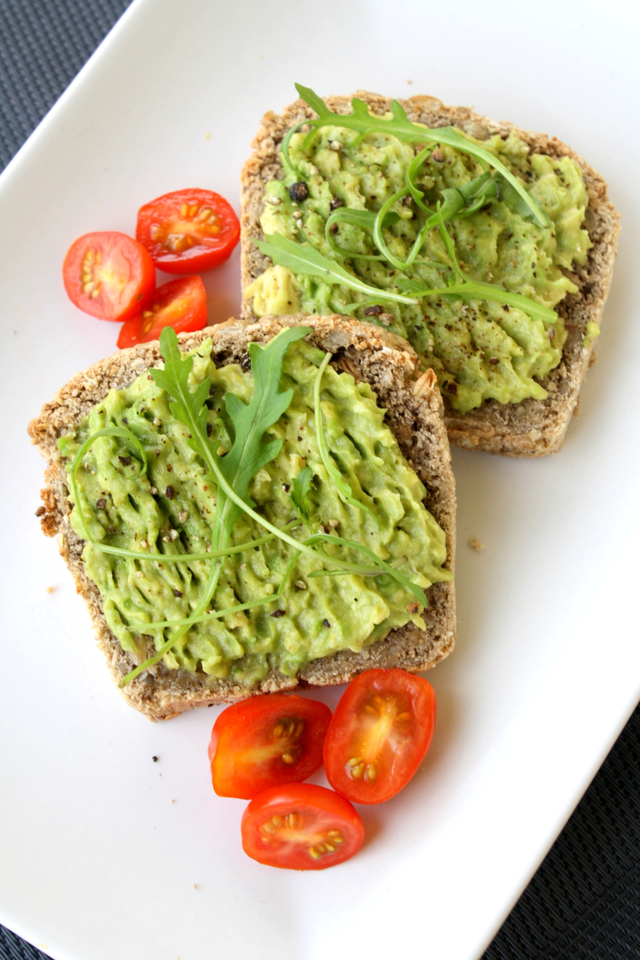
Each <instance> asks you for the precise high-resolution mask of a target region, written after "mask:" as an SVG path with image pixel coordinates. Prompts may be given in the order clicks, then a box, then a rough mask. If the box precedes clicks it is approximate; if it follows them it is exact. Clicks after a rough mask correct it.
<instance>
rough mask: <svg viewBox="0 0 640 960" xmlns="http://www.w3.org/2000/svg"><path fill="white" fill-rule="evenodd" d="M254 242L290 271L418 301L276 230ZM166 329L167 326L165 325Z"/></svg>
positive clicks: (390, 297) (369, 293)
mask: <svg viewBox="0 0 640 960" xmlns="http://www.w3.org/2000/svg"><path fill="white" fill-rule="evenodd" d="M255 244H256V246H257V247H258V249H259V250H260V252H261V253H264V254H265V256H267V257H271V259H272V260H273V262H274V263H276V264H278V265H279V266H281V267H288V268H289V269H290V270H291V271H292V273H294V274H295V273H304V274H306V275H307V276H310V277H317V278H318V279H319V280H324V282H325V283H331V284H335V283H338V284H341V285H342V286H345V287H350V288H351V289H352V290H357V291H358V292H359V293H364V294H366V295H367V296H370V297H371V296H373V297H376V298H377V300H394V301H396V302H397V303H408V304H411V305H415V304H417V303H418V301H417V300H415V299H413V298H412V297H403V296H402V295H401V294H399V293H391V292H390V291H388V290H380V289H379V288H378V287H370V286H369V285H368V284H366V283H364V282H363V281H362V280H359V279H358V277H356V276H354V275H353V274H352V273H349V272H348V271H347V270H345V269H344V267H341V266H340V264H339V263H336V262H335V261H334V260H327V258H326V257H324V256H323V255H322V254H321V253H320V252H319V251H318V250H316V249H315V248H314V247H312V246H310V245H309V244H307V243H304V244H302V243H296V242H295V240H289V239H287V237H283V236H282V235H281V234H279V233H273V234H267V236H266V237H265V239H264V240H256V241H255ZM376 302H377V301H376ZM166 329H170V328H169V327H167V328H166Z"/></svg>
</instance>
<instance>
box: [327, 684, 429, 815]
mask: <svg viewBox="0 0 640 960" xmlns="http://www.w3.org/2000/svg"><path fill="white" fill-rule="evenodd" d="M435 719H436V695H435V693H434V691H433V687H432V686H431V684H430V683H428V682H427V681H426V680H424V679H423V678H422V677H418V676H416V675H415V674H413V673H407V672H406V671H405V670H395V669H394V670H367V671H366V672H365V673H361V674H360V676H358V677H356V678H355V680H352V681H351V683H350V684H349V686H348V687H347V689H346V690H345V692H344V694H343V695H342V697H341V699H340V702H339V703H338V706H337V707H336V709H335V712H334V714H333V718H332V720H331V723H330V725H329V731H328V733H327V739H326V740H325V744H324V767H325V773H326V774H327V779H328V781H329V783H330V784H331V786H332V787H333V789H334V790H337V792H338V793H340V794H342V796H343V797H347V798H348V799H349V800H353V801H354V802H355V803H382V802H383V801H384V800H389V799H390V798H391V797H394V796H395V795H396V793H398V792H399V791H400V790H402V788H403V787H404V786H405V784H407V783H408V781H409V780H410V779H411V777H412V776H413V775H414V773H415V772H416V770H417V769H418V767H419V766H420V763H421V762H422V759H423V758H424V755H425V754H426V752H427V750H428V749H429V746H430V744H431V739H432V737H433V728H434V726H435Z"/></svg>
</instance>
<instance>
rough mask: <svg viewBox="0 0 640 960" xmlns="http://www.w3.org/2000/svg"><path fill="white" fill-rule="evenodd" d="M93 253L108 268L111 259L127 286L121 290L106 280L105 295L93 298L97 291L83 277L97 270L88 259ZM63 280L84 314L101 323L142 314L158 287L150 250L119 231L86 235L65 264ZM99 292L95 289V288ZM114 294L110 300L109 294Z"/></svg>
mask: <svg viewBox="0 0 640 960" xmlns="http://www.w3.org/2000/svg"><path fill="white" fill-rule="evenodd" d="M90 251H93V254H94V256H95V254H96V253H99V255H100V257H101V264H102V265H103V266H104V265H105V263H106V262H107V258H111V259H112V262H113V263H114V264H115V265H116V267H117V268H119V270H120V271H121V276H122V278H123V281H124V279H125V278H126V284H125V283H124V282H123V285H122V286H121V288H120V289H118V288H116V287H114V285H113V283H111V284H110V283H109V282H108V280H104V279H103V280H102V282H101V284H100V287H101V290H102V291H103V292H102V293H101V294H100V295H99V296H96V297H92V296H91V293H92V292H93V290H88V291H87V290H86V289H85V288H86V284H85V283H84V282H83V279H82V278H83V276H86V275H87V272H91V271H92V270H93V269H94V268H95V260H94V261H92V262H91V263H89V261H88V260H87V257H88V256H89V257H90V256H91V253H90ZM62 279H63V282H64V288H65V290H66V292H67V296H68V297H69V299H70V300H71V301H72V303H74V304H75V306H76V307H78V309H79V310H82V311H83V312H84V313H88V314H90V315H91V316H92V317H98V318H99V319H100V320H114V321H120V320H128V319H129V318H130V317H133V316H135V315H136V314H138V313H140V311H141V310H144V308H145V307H146V306H147V304H148V303H149V301H150V299H151V297H152V296H153V291H154V289H155V285H156V268H155V266H154V265H153V260H152V259H151V257H150V255H149V252H148V250H147V249H146V248H145V247H144V246H143V245H142V244H141V243H138V241H137V240H134V239H133V237H128V236H127V234H126V233H118V232H117V231H115V230H110V231H101V232H98V233H85V234H84V235H83V236H82V237H78V239H77V240H75V241H74V243H72V244H71V246H70V247H69V249H68V251H67V254H66V256H65V258H64V262H63V264H62ZM93 289H94V290H95V286H94V288H93ZM109 290H111V292H112V293H113V296H112V297H109V296H108V291H109Z"/></svg>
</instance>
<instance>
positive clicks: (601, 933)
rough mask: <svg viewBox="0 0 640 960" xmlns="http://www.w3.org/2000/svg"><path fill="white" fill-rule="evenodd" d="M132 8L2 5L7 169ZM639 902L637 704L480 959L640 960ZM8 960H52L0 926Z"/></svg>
mask: <svg viewBox="0 0 640 960" xmlns="http://www.w3.org/2000/svg"><path fill="white" fill-rule="evenodd" d="M128 6H129V0H0V168H3V167H4V166H6V164H7V163H8V162H9V160H10V159H11V157H12V156H13V155H14V153H15V152H16V151H17V150H18V148H19V147H20V146H21V144H22V143H23V142H24V140H26V138H27V137H28V136H29V134H30V133H31V131H32V130H33V129H34V127H35V126H36V124H37V123H38V122H39V121H40V119H41V118H42V117H43V116H44V114H45V113H46V112H47V110H49V108H50V107H51V106H52V105H53V104H54V103H55V101H56V100H57V99H58V97H59V96H60V94H61V93H62V91H63V90H64V89H65V87H66V86H67V85H68V84H69V82H70V81H71V80H72V79H73V77H74V76H75V75H76V73H77V72H78V70H79V69H80V67H81V66H82V65H83V63H84V62H85V61H86V60H87V58H88V57H89V56H90V54H91V53H92V52H93V50H94V49H95V48H96V46H97V45H98V44H99V43H100V41H101V40H102V38H103V37H104V36H105V34H106V33H107V32H108V30H109V29H110V28H111V27H112V26H113V24H114V23H115V22H116V20H117V19H118V17H119V16H120V15H121V14H122V12H123V11H124V10H125V9H126V8H127V7H128ZM639 904H640V707H639V708H638V709H637V710H636V712H635V713H634V715H633V717H632V718H631V720H630V721H629V723H628V724H627V726H626V728H625V730H624V732H623V733H622V735H621V737H620V739H619V740H618V742H617V743H616V745H615V747H614V748H613V750H612V751H611V754H610V755H609V757H608V758H607V760H606V761H605V763H604V765H603V767H602V769H601V770H600V772H599V773H598V775H597V777H596V778H595V780H594V782H593V784H592V785H591V787H590V789H589V791H588V792H587V794H586V795H585V797H584V798H583V800H582V802H581V803H580V805H579V806H578V808H577V810H576V812H575V813H574V815H573V817H572V818H571V820H570V821H569V823H568V824H567V826H566V828H565V829H564V831H563V832H562V834H561V835H560V837H559V838H558V840H557V842H556V843H555V845H554V846H553V848H552V849H551V851H550V853H549V855H548V856H547V858H546V859H545V861H544V863H543V864H542V866H541V867H540V869H539V870H538V872H537V873H536V875H535V877H534V878H533V880H532V881H531V883H530V884H529V886H528V887H527V889H526V890H525V892H524V894H523V895H522V897H521V899H520V900H519V902H518V904H517V905H516V907H515V908H514V910H513V912H512V913H511V915H510V916H509V918H508V920H507V921H506V923H505V924H504V926H503V927H502V929H501V930H500V932H499V934H498V935H497V936H496V938H495V940H494V941H493V943H492V944H491V946H490V947H489V949H488V950H487V952H486V954H485V956H484V958H483V960H638V958H640V910H639V909H638V906H639ZM460 922H461V923H464V917H461V918H460ZM9 958H10V960H48V958H46V957H45V955H44V954H43V953H41V952H40V951H39V950H36V949H35V947H32V946H30V945H29V944H28V943H25V942H24V941H23V940H21V939H20V938H19V937H17V936H16V935H15V934H13V933H11V932H10V931H9V930H6V929H5V928H4V927H1V926H0V960H9ZM87 960H90V958H88V957H87ZM434 960H445V958H440V957H438V958H434Z"/></svg>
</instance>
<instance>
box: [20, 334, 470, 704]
mask: <svg viewBox="0 0 640 960" xmlns="http://www.w3.org/2000/svg"><path fill="white" fill-rule="evenodd" d="M300 322H304V323H305V324H306V325H308V326H310V327H312V328H313V332H312V333H311V334H310V335H308V336H307V338H306V339H307V340H308V341H309V342H310V343H313V344H315V345H316V346H318V347H320V348H321V349H322V350H325V351H329V352H331V353H332V354H333V360H332V361H331V362H332V365H333V366H334V367H335V368H336V369H340V370H345V371H347V372H349V373H351V374H352V375H353V376H354V378H355V379H356V380H366V381H368V382H369V383H370V384H371V386H372V387H373V389H374V390H375V392H376V394H377V397H378V401H379V403H380V405H381V406H383V407H385V408H386V410H387V415H386V421H387V423H388V424H389V426H390V428H391V429H392V430H393V432H394V434H395V435H396V437H397V439H398V443H399V444H400V448H401V450H402V452H403V454H404V456H405V457H406V459H407V460H408V462H409V463H410V464H411V466H412V467H413V469H414V470H415V471H416V473H417V474H418V476H419V477H420V479H421V480H422V482H423V483H424V484H425V487H426V489H427V496H426V498H425V505H426V507H427V509H428V510H429V511H430V512H431V513H432V514H433V516H434V517H435V518H436V520H437V521H438V523H439V524H440V526H441V527H442V528H443V529H444V531H445V534H446V537H447V561H446V563H445V566H446V568H447V569H449V570H451V571H453V568H454V557H455V509H456V499H455V486H454V479H453V474H452V472H451V454H450V450H449V443H448V440H447V434H446V429H445V427H444V421H443V419H442V414H443V405H442V399H441V396H440V393H439V391H438V388H437V386H436V383H435V376H434V374H433V372H432V371H427V373H425V374H423V375H422V376H420V371H419V369H418V358H417V356H416V355H415V353H414V352H413V350H412V349H411V348H410V347H409V345H408V344H407V343H406V342H405V341H404V340H402V339H401V338H399V337H396V336H394V335H393V334H390V333H388V332H386V331H384V330H380V329H379V328H377V327H374V326H371V325H369V324H361V323H358V322H357V321H354V320H350V319H348V318H340V317H337V316H331V317H312V318H307V317H304V318H302V317H266V318H264V319H263V320H262V321H260V322H259V323H254V324H250V325H247V324H245V323H242V322H240V321H237V320H233V319H232V320H229V321H228V322H227V323H224V324H220V325H219V326H216V327H209V328H207V329H205V330H202V331H200V332H199V333H196V334H183V335H182V336H180V338H179V340H180V345H181V349H182V350H191V349H193V348H194V347H196V346H198V345H199V344H200V343H201V342H202V341H203V340H204V339H206V338H207V337H212V338H213V346H212V353H211V355H212V359H213V361H214V363H215V364H216V366H224V365H225V364H227V363H237V362H241V361H242V360H243V359H246V357H247V347H248V345H249V343H251V342H257V343H264V342H266V341H267V340H270V339H271V338H272V337H274V336H275V335H276V334H277V333H278V332H279V331H280V330H281V329H282V328H283V327H285V326H286V327H291V326H297V325H298V324H299V323H300ZM159 362H161V357H160V352H159V347H158V343H157V341H156V342H154V343H148V344H141V345H139V346H136V347H132V348H131V349H129V350H122V351H121V352H120V353H118V354H115V355H114V356H111V357H107V359H106V360H103V361H102V362H101V363H98V364H96V365H95V366H93V367H90V368H89V369H88V370H86V371H84V372H83V373H79V374H77V375H76V376H75V377H73V378H72V379H71V380H70V381H69V382H68V383H67V384H66V385H65V386H64V387H62V389H61V390H60V391H59V392H58V393H57V394H56V395H55V397H54V398H53V400H52V401H51V402H50V403H47V404H45V406H44V407H43V408H42V411H41V413H40V416H39V417H37V418H36V419H35V420H32V422H31V423H30V424H29V428H28V429H29V435H30V436H31V439H32V441H33V443H35V444H36V445H37V446H38V448H39V450H40V452H41V453H42V455H43V457H44V458H45V460H46V461H47V470H46V473H45V487H44V489H43V490H42V501H43V506H42V507H40V509H39V511H38V514H39V515H40V518H41V525H42V529H43V532H44V533H45V534H46V535H47V536H50V537H52V536H55V535H56V534H57V535H58V542H59V547H60V553H61V555H62V556H63V558H64V560H65V561H66V563H67V566H68V567H69V569H70V571H71V573H72V575H73V577H74V579H75V582H76V587H77V590H78V593H80V594H81V595H82V596H83V597H84V599H85V601H86V603H87V606H88V608H89V612H90V614H91V618H92V620H93V625H94V629H95V633H96V636H97V640H98V646H99V647H100V648H101V650H102V651H103V653H104V655H105V657H106V660H107V664H108V666H109V670H110V671H111V674H112V676H113V678H114V680H115V681H116V682H118V681H119V680H120V679H121V678H122V677H123V676H124V675H125V674H127V673H128V672H129V671H130V670H132V669H133V667H134V666H136V665H137V663H138V662H141V661H139V660H137V659H136V658H135V657H134V656H133V655H131V654H130V653H127V652H125V651H123V650H122V648H121V646H120V643H119V642H118V640H117V638H116V637H115V636H114V634H113V633H112V632H111V630H110V629H109V627H108V626H107V623H106V621H105V618H104V615H103V608H102V600H101V597H100V593H99V591H98V589H97V587H96V586H95V584H94V583H93V582H92V581H91V580H89V578H88V577H87V575H86V573H85V569H84V564H83V562H82V550H83V547H84V543H85V541H84V540H82V539H81V538H80V537H78V536H77V535H76V534H75V533H74V531H73V530H72V528H71V526H70V523H69V513H70V509H71V507H70V504H69V500H68V489H67V484H66V471H65V469H64V464H63V462H62V459H61V457H60V454H59V452H58V449H57V446H56V443H57V440H58V438H59V437H60V436H62V435H63V434H65V433H68V432H69V431H70V430H71V429H73V427H74V426H75V424H77V423H78V422H79V421H80V420H81V419H82V418H84V417H86V416H87V415H88V414H89V412H90V411H91V409H92V408H93V407H94V406H95V404H96V403H99V402H100V401H101V400H103V399H104V397H105V396H106V395H107V393H108V391H109V390H110V389H119V388H121V387H125V386H127V385H128V384H130V383H131V382H132V381H133V380H135V379H136V377H138V376H140V375H141V374H143V373H144V372H145V371H146V370H148V369H149V368H150V367H153V366H157V365H158V363H159ZM428 598H429V606H428V608H427V610H426V611H425V614H424V619H425V622H426V624H427V629H426V630H419V629H418V628H417V627H415V626H414V624H412V623H409V624H407V625H406V626H405V627H402V628H401V629H399V630H394V631H392V632H391V633H390V634H389V635H388V636H387V637H386V638H385V639H383V640H378V641H377V642H376V643H374V644H372V645H371V646H370V647H367V648H365V649H364V650H363V651H362V652H361V653H353V652H351V651H343V652H340V653H336V654H334V655H333V656H330V657H324V658H322V659H320V660H315V661H312V662H311V663H309V664H308V665H307V666H305V668H304V669H303V670H302V671H301V672H300V674H299V676H298V677H297V678H290V677H285V676H283V675H281V674H279V673H274V672H273V673H271V674H269V675H268V676H267V677H266V678H265V680H263V681H262V683H261V684H260V686H259V687H258V688H256V689H255V690H253V691H252V693H269V692H273V691H277V690H289V689H292V688H294V687H296V686H298V685H300V686H303V687H304V686H328V685H331V684H337V683H347V682H348V681H349V680H351V679H352V678H353V677H354V676H355V675H356V674H358V673H360V672H362V671H363V670H368V669H370V668H371V667H391V666H398V667H402V668H403V669H405V670H410V671H413V672H416V671H418V670H426V669H428V668H429V667H433V666H435V664H436V663H438V662H439V661H440V660H442V659H443V657H446V656H447V655H448V654H449V653H450V652H451V650H452V649H453V643H454V636H455V592H454V586H453V584H452V583H437V584H434V585H433V586H432V587H430V588H429V590H428ZM152 652H153V651H152V650H149V651H148V652H145V654H144V657H146V656H149V655H151V653H152ZM144 657H143V659H144ZM122 693H123V695H124V697H125V699H126V700H127V701H128V702H129V703H130V704H131V706H133V707H135V708H136V709H138V710H140V711H142V712H143V713H145V714H147V715H148V716H149V717H151V718H152V719H154V720H155V719H169V718H170V717H172V716H176V715H177V714H179V713H182V712H183V711H184V710H189V709H191V708H193V707H198V706H204V705H205V704H212V703H220V702H230V701H233V700H238V699H242V698H243V697H246V696H247V690H246V689H245V688H243V687H242V686H241V685H239V684H235V683H234V682H233V681H231V680H219V679H216V678H213V677H208V676H207V675H206V674H204V673H195V674H194V673H190V672H188V671H186V670H169V669H168V668H167V667H165V666H164V664H162V663H160V664H158V665H157V666H155V667H153V668H151V669H150V670H148V671H146V672H145V673H144V674H142V675H140V676H139V677H138V678H136V679H135V680H134V681H133V682H131V683H130V684H129V685H128V686H126V687H124V688H123V689H122Z"/></svg>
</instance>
